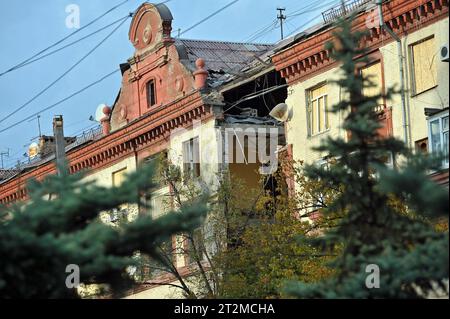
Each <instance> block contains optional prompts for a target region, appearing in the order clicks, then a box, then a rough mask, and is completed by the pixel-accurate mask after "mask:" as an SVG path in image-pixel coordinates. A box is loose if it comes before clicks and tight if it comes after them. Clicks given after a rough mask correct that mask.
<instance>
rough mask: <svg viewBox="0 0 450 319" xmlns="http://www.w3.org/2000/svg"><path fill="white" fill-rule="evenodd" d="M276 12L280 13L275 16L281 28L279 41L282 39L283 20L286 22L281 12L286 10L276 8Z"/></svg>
mask: <svg viewBox="0 0 450 319" xmlns="http://www.w3.org/2000/svg"><path fill="white" fill-rule="evenodd" d="M277 10H278V11H279V12H280V13H279V14H278V15H277V19H278V20H280V26H281V40H283V39H284V34H283V20H286V16H285V15H284V14H283V11H285V10H286V8H281V7H278V8H277Z"/></svg>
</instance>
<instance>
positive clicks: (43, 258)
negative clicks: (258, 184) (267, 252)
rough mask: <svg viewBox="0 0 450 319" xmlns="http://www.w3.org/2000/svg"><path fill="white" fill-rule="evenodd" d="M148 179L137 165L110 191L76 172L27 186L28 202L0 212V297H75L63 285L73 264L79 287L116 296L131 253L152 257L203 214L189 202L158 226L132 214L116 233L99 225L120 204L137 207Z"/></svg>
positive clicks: (149, 172)
mask: <svg viewBox="0 0 450 319" xmlns="http://www.w3.org/2000/svg"><path fill="white" fill-rule="evenodd" d="M152 176H153V167H151V166H148V167H142V168H140V169H138V170H137V171H136V172H134V173H131V174H129V176H128V177H127V179H126V181H125V182H123V183H122V184H121V185H120V186H117V187H111V188H107V187H102V186H98V185H96V184H95V182H84V181H83V180H82V177H83V176H82V175H80V174H73V175H69V174H67V173H63V174H62V175H60V176H57V175H55V176H48V177H46V178H45V179H44V180H42V181H36V180H34V181H30V182H29V184H28V193H29V200H28V201H27V202H26V203H20V204H17V205H14V206H11V207H7V208H3V209H2V214H1V222H0V260H1V267H0V296H1V297H2V298H79V297H80V295H79V293H78V292H77V290H76V289H68V288H67V286H66V278H67V276H68V273H66V267H67V265H71V264H75V265H78V266H79V269H80V282H81V283H82V284H86V285H89V284H96V285H106V286H107V288H108V294H111V295H112V296H119V295H120V293H121V292H122V291H123V290H124V289H126V288H127V287H129V285H130V284H131V283H132V278H131V277H130V273H129V271H128V270H129V267H130V266H134V265H135V263H136V262H135V260H134V259H133V255H134V254H135V253H136V252H140V253H142V254H146V255H149V256H154V255H155V254H156V247H157V246H158V245H159V244H160V243H162V242H163V241H164V240H166V239H167V238H169V237H170V236H171V235H172V234H174V233H176V232H182V231H189V230H191V229H193V228H194V227H197V226H198V225H199V224H200V222H201V219H202V218H203V217H202V216H203V215H204V212H205V207H204V205H201V204H198V203H192V205H190V206H184V207H183V209H182V210H181V211H179V212H177V213H170V214H168V215H166V216H164V217H163V218H160V219H158V220H152V219H151V217H150V216H148V215H145V214H144V215H139V216H137V218H136V219H135V220H134V221H132V222H129V223H127V224H125V225H124V226H123V227H112V226H111V225H108V224H107V223H105V222H103V221H102V220H101V218H100V217H101V215H102V214H103V213H104V212H109V211H111V210H114V209H118V208H119V207H120V206H121V205H123V204H138V205H141V206H145V203H143V202H142V201H141V195H140V194H141V193H142V191H144V190H145V189H147V188H149V187H152V183H153V182H152Z"/></svg>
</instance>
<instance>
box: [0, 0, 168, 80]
mask: <svg viewBox="0 0 450 319" xmlns="http://www.w3.org/2000/svg"><path fill="white" fill-rule="evenodd" d="M128 1H129V0H125V1H122V2H121V3H119V4H117V5H115V6H114V7H112V8H111V9H109V10H107V11H106V12H104V13H102V14H101V15H100V16H98V17H97V18H95V19H94V20H92V21H91V22H89V23H88V24H86V25H84V26H83V27H81V28H79V29H77V30H75V31H74V32H72V33H70V34H69V35H67V36H65V37H64V38H62V39H60V40H58V41H56V42H55V43H53V44H51V45H50V46H48V47H46V48H45V49H43V50H41V51H39V52H37V53H35V54H34V55H32V56H31V57H29V58H28V59H25V60H24V61H22V62H20V63H19V64H16V65H15V66H13V67H11V68H9V69H8V70H6V71H4V72H3V73H0V77H1V76H3V75H5V74H7V73H9V72H12V71H14V70H17V69H18V68H20V67H21V66H22V64H24V63H27V62H29V61H30V60H32V59H34V58H36V57H37V56H39V55H41V54H42V53H44V52H46V51H48V50H50V49H51V48H53V47H55V46H57V45H58V44H60V43H62V42H64V41H65V40H67V39H69V38H70V37H72V36H73V35H75V34H77V33H78V32H80V31H82V30H84V29H86V28H87V27H89V26H90V25H92V24H94V23H95V22H97V21H98V20H100V19H101V18H103V17H104V16H106V15H107V14H109V13H111V12H112V11H114V10H115V9H117V8H119V7H120V6H122V5H124V4H125V3H126V2H128ZM168 1H170V0H168ZM168 1H165V2H163V3H166V2H168Z"/></svg>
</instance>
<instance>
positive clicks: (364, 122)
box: [286, 19, 449, 298]
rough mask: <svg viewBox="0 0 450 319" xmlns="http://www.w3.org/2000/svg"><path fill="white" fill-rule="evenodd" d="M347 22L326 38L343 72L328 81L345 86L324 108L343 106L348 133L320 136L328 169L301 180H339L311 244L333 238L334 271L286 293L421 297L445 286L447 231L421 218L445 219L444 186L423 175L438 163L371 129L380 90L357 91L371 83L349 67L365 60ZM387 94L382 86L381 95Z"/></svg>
mask: <svg viewBox="0 0 450 319" xmlns="http://www.w3.org/2000/svg"><path fill="white" fill-rule="evenodd" d="M351 20H352V19H350V20H345V21H340V22H339V25H338V30H337V31H336V32H335V33H334V38H335V40H334V41H333V42H332V43H328V44H327V49H328V50H330V51H331V54H332V58H334V59H335V60H337V61H338V62H340V63H341V71H342V73H343V77H342V78H341V79H340V80H338V81H336V84H337V85H339V86H340V87H341V88H342V89H343V90H344V91H345V92H346V99H344V100H342V101H341V102H339V103H337V104H336V105H334V106H333V110H332V111H333V112H346V114H347V115H346V118H345V121H344V123H343V128H344V129H345V130H347V131H348V133H349V134H348V135H349V137H348V140H347V141H345V140H343V139H342V138H328V139H327V140H326V141H325V142H324V143H323V144H322V146H320V147H319V148H318V149H317V150H319V151H322V152H328V154H329V155H330V157H331V158H334V159H336V162H335V164H334V165H332V166H330V167H329V169H323V168H318V167H314V166H309V167H307V175H308V178H310V179H313V180H321V181H323V182H324V183H326V184H327V185H330V187H340V185H343V189H342V192H341V193H339V194H338V196H337V197H336V198H335V199H334V200H333V201H332V202H331V203H330V204H329V205H328V207H327V208H326V209H324V213H325V214H335V213H336V212H345V214H344V215H343V217H342V218H341V219H340V220H339V222H338V224H337V227H335V228H332V229H329V230H327V231H326V233H325V236H324V237H323V238H319V239H318V240H316V241H315V242H316V244H320V245H321V246H322V247H328V248H329V247H333V244H334V243H336V242H341V243H343V244H344V247H343V251H342V254H341V255H340V256H339V257H338V258H337V259H336V260H335V262H334V263H333V266H334V267H335V269H336V271H337V273H336V276H334V277H332V278H330V279H327V280H324V281H321V282H319V283H313V284H306V283H300V282H292V283H290V284H289V285H288V286H287V288H286V292H288V293H289V294H290V295H292V296H296V297H300V298H388V297H392V298H418V297H426V296H428V294H429V293H430V292H431V291H432V290H433V288H434V286H437V287H438V288H441V289H445V283H444V280H445V279H448V253H449V247H448V240H449V239H448V232H444V233H443V232H437V231H436V230H435V229H434V227H433V225H432V223H430V222H429V220H433V219H434V218H436V217H442V216H444V218H446V219H447V224H448V211H449V201H448V199H449V198H448V193H447V190H444V189H443V188H441V187H440V186H438V185H436V184H434V183H433V182H432V181H431V180H430V179H429V178H428V177H427V172H428V171H429V170H430V169H438V168H439V162H440V161H439V160H436V158H434V157H432V156H428V157H423V156H422V157H421V156H419V155H413V154H411V153H410V152H409V151H408V149H407V148H406V147H405V145H404V144H403V143H402V142H401V141H399V140H397V139H395V138H393V137H390V138H381V137H380V136H379V135H378V129H379V128H380V124H379V122H378V121H377V116H376V112H375V107H376V106H377V104H378V103H377V101H378V100H379V99H380V96H373V97H367V96H364V95H363V94H362V89H363V87H367V86H371V85H373V83H372V82H371V79H363V78H362V77H361V75H359V73H358V72H356V71H357V64H358V63H361V62H363V63H367V62H369V60H368V58H367V55H366V53H367V51H366V49H365V48H364V47H363V46H362V45H361V39H362V38H363V37H364V35H365V33H364V32H359V31H354V30H352V27H351ZM395 93H396V92H395V91H394V90H393V89H389V90H388V92H387V93H386V98H387V99H389V98H390V97H391V95H392V94H395ZM389 156H392V157H393V158H394V162H398V163H396V166H395V167H394V168H389V167H388V166H387V165H386V163H385V161H386V158H388V157H389ZM392 197H396V198H398V199H401V200H402V201H404V203H406V204H407V206H408V208H409V210H408V213H399V212H398V211H397V210H396V209H395V207H393V206H392V205H389V202H390V201H391V200H392ZM369 265H376V267H378V268H379V271H380V276H379V279H380V282H379V286H378V288H373V289H369V287H368V286H370V283H371V280H372V279H373V277H368V276H369V275H370V274H369V273H367V272H366V271H367V270H368V269H369V270H370V269H373V268H370V267H372V266H370V267H369V268H368V266H369ZM369 278H370V279H369ZM366 280H369V285H368V286H367V285H366ZM375 282H376V281H374V282H372V283H375ZM375 286H376V283H375Z"/></svg>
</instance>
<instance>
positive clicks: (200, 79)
mask: <svg viewBox="0 0 450 319" xmlns="http://www.w3.org/2000/svg"><path fill="white" fill-rule="evenodd" d="M195 66H196V67H197V70H196V71H194V73H193V75H194V79H195V88H196V89H198V90H200V89H203V88H204V87H205V86H206V79H207V78H208V71H206V70H205V60H203V59H202V58H198V59H197V61H195Z"/></svg>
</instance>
